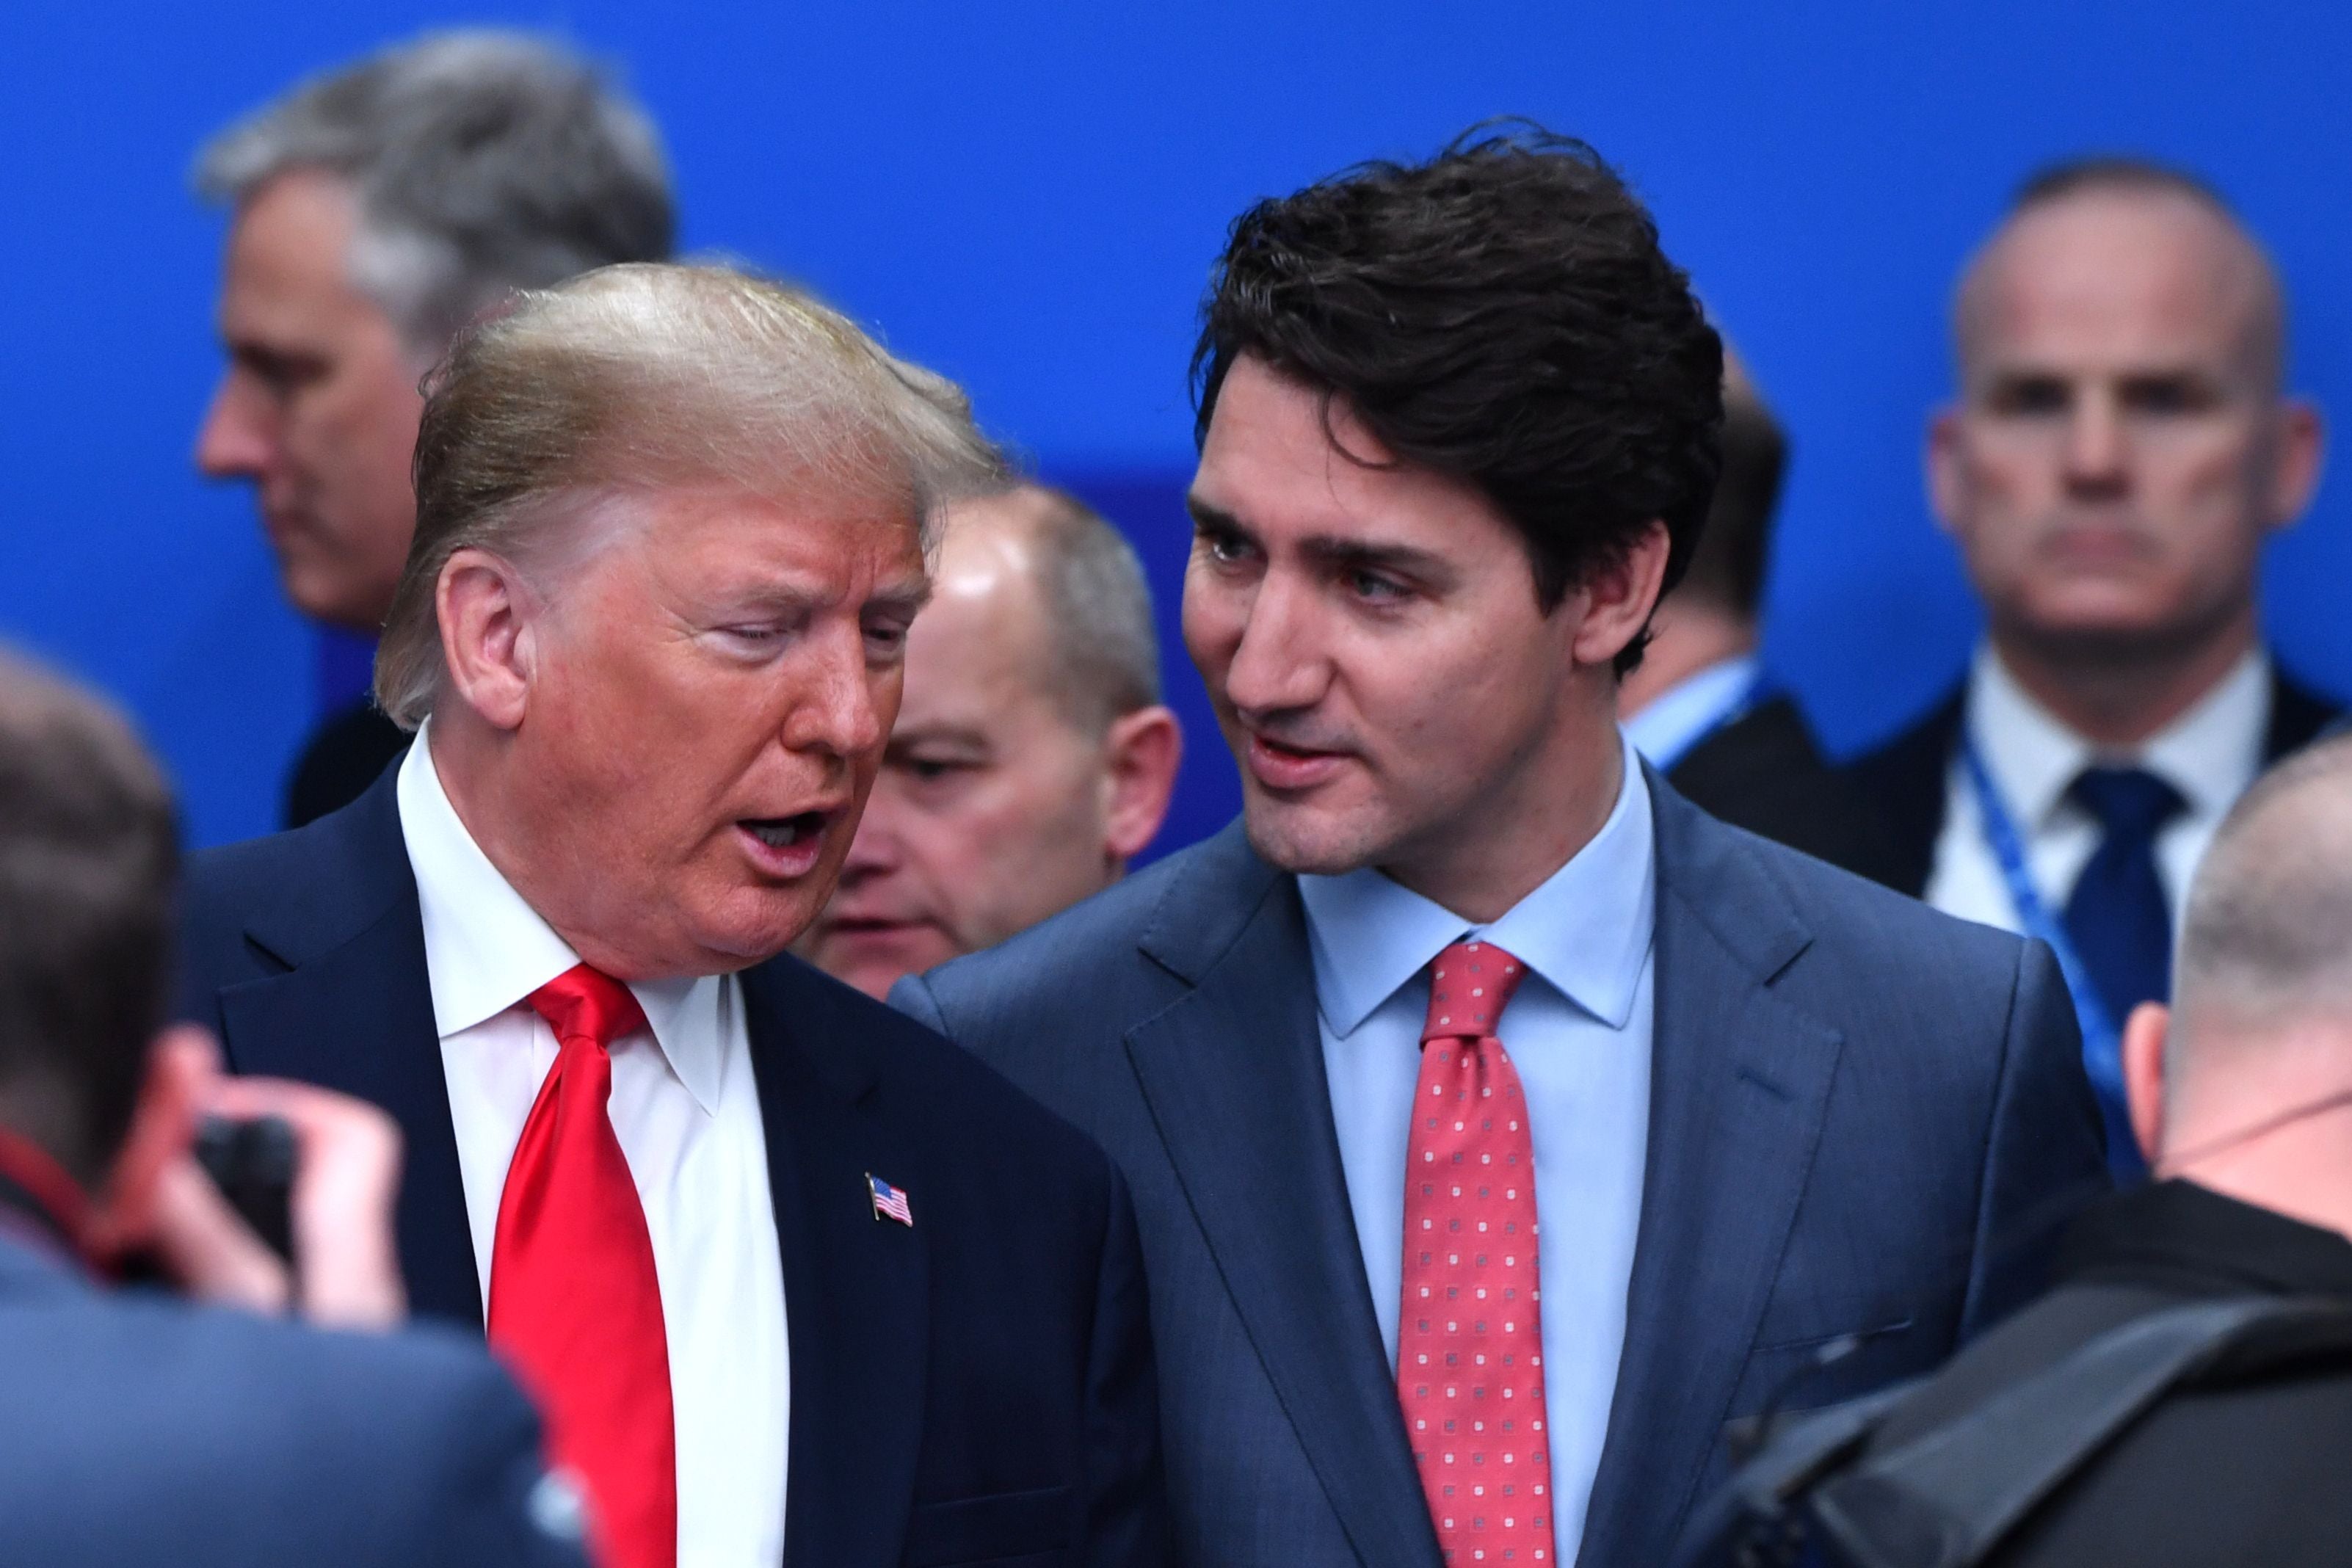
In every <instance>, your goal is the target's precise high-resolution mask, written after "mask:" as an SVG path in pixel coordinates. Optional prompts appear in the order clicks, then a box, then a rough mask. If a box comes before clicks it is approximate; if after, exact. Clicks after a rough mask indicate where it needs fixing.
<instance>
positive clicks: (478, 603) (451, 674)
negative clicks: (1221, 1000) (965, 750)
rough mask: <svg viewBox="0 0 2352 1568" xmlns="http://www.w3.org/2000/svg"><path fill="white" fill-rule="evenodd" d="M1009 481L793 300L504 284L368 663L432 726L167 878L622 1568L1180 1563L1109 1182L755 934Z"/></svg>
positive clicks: (767, 287) (1136, 1287) (1098, 1168)
mask: <svg viewBox="0 0 2352 1568" xmlns="http://www.w3.org/2000/svg"><path fill="white" fill-rule="evenodd" d="M999 473H1000V465H999V461H998V458H997V455H996V454H995V452H994V450H993V449H992V447H990V446H989V445H988V443H987V442H986V440H985V439H984V438H983V437H982V436H981V435H980V434H979V432H978V431H977V430H976V429H975V428H974V427H973V426H972V425H971V418H970V415H969V412H968V408H967V405H966V403H965V400H964V398H963V396H962V395H961V393H960V392H959V391H958V390H957V389H956V388H954V387H953V386H952V385H950V384H948V383H947V382H945V381H943V380H941V379H940V378H939V377H938V376H936V375H933V374H930V373H929V372H927V371H924V370H921V369H919V368H918V367H916V366H913V365H910V364H908V363H903V362H901V361H898V360H896V359H893V358H892V357H891V356H890V355H888V354H887V353H884V352H883V350H882V349H881V348H880V347H878V346H877V344H876V343H875V342H873V341H872V340H871V339H869V338H867V337H866V335H865V334H864V333H862V332H860V331H858V330H857V329H856V327H855V326H854V325H852V324H851V323H850V322H848V321H845V320H844V319H843V318H842V317H840V316H839V315H837V314H835V312H833V311H832V310H827V309H826V308H824V306H822V305H820V304H818V303H816V302H815V301H814V300H811V299H809V298H807V297H806V296H804V295H802V294H800V293H797V292H795V291H793V290H792V289H785V288H782V287H780V286H778V285H775V284H772V283H767V282H763V281H760V280H758V279H751V278H747V277H744V276H742V275H740V274H738V273H735V272H731V271H728V270H724V269H720V268H687V267H677V266H667V265H639V266H625V267H615V268H605V269H603V270H601V271H598V272H594V273H590V274H588V275H586V276H584V277H583V278H580V279H574V280H573V281H572V282H570V283H568V284H565V285H562V286H561V287H559V288H556V289H549V290H546V291H544V292H538V293H530V294H525V295H523V296H521V297H520V300H519V301H518V302H517V303H516V304H515V305H514V306H513V307H512V308H511V309H509V310H508V311H507V312H506V313H504V314H502V315H500V316H498V317H495V318H493V319H491V320H489V321H486V322H485V323H483V324H481V325H479V326H478V327H477V328H475V329H473V330H471V331H469V332H467V334H466V335H464V336H463V337H461V338H460V340H459V342H457V346H456V347H455V348H454V349H453V350H452V353H451V355H450V357H449V359H448V360H447V361H446V363H445V364H444V365H443V366H442V368H441V369H440V371H439V372H438V373H436V377H435V379H434V382H433V384H432V385H431V386H430V388H429V391H428V396H427V398H426V402H425V411H424V416H423V420H422V423H421V426H420V432H419V437H418V442H417V452H416V502H417V506H416V512H417V526H416V538H415V544H414V546H413V548H412V550H411V552H410V555H409V561H408V565H407V568H406V570H405V573H404V576H403V578H402V582H401V585H400V589H399V591H398V593H397V594H396V595H394V601H393V606H392V613H391V616H390V618H389V620H388V621H387V623H386V625H385V628H384V636H383V643H382V645H381V647H380V649H379V652H378V659H377V669H376V692H377V698H378V700H379V701H380V702H381V703H382V705H383V709H384V710H385V711H386V712H387V713H389V714H390V715H391V716H392V717H393V718H394V720H395V721H398V722H400V723H402V724H404V725H409V726H414V727H415V730H416V740H415V743H414V744H413V746H412V747H411V748H410V751H409V752H408V754H407V757H406V758H405V760H404V762H403V763H401V765H400V766H399V767H398V768H397V769H395V770H394V772H393V773H389V774H387V775H386V776H385V777H384V778H383V779H382V780H380V781H379V782H378V783H377V784H375V785H374V786H373V788H372V789H371V790H370V791H369V792H368V793H367V794H366V795H362V797H361V798H360V800H358V801H357V802H356V803H354V804H353V805H351V806H349V807H347V808H345V809H343V810H341V811H340V812H336V813H334V814H332V815H331V816H327V817H325V818H322V819H321V820H320V821H319V822H318V823H315V824H313V825H312V826H310V827H307V828H303V829H299V830H297V831H295V832H292V833H288V834H283V835H280V836H278V837H274V838H267V839H261V840H257V841H256V842H253V843H250V844H246V845H241V846H237V847H232V848H230V849H227V850H225V851H221V852H218V853H216V854H215V855H213V856H210V857H208V858H204V859H202V860H200V861H199V862H198V863H197V865H196V866H195V868H194V873H193V875H192V878H191V887H190V892H189V898H188V907H187V915H186V925H187V950H188V953H187V965H186V968H187V979H186V991H185V994H184V1001H185V1005H186V1006H187V1009H188V1011H189V1012H190V1013H191V1015H192V1016H195V1017H197V1018H199V1019H201V1020H203V1021H205V1022H208V1023H210V1024H212V1025H213V1026H215V1028H217V1029H218V1031H219V1032H220V1034H221V1037H222V1039H223V1042H224V1046H225V1048H226V1054H227V1057H228V1060H229V1062H230V1064H231V1065H232V1067H233V1068H236V1070H238V1071H241V1072H252V1071H269V1072H274V1073H277V1074H278V1075H280V1076H284V1077H289V1078H296V1079H308V1080H310V1081H314V1082H320V1083H325V1084H328V1085H330V1086H332V1087H339V1088H342V1089H346V1090H348V1091H350V1092H352V1093H355V1094H358V1095H360V1096H362V1097H363V1098H366V1099H370V1100H374V1101H376V1102H377V1103H379V1104H381V1105H383V1106H384V1107H385V1108H386V1109H388V1110H392V1111H393V1112H394V1114H395V1115H396V1116H398V1117H399V1119H400V1121H401V1122H402V1125H403V1128H404V1131H405V1132H406V1135H407V1141H408V1148H409V1151H410V1168H409V1173H408V1176H407V1180H406V1184H405V1186H404V1191H403V1193H402V1195H401V1203H400V1215H399V1221H400V1239H401V1251H402V1261H403V1264H404V1268H405V1269H406V1271H407V1276H408V1280H409V1285H410V1289H411V1293H412V1300H413V1302H414V1305H415V1309H416V1310H418V1311H419V1312H421V1313H426V1314H437V1315H440V1316H444V1317H448V1318H455V1319H458V1320H460V1321H466V1322H469V1323H474V1324H479V1325H484V1326H486V1327H487V1330H488V1335H489V1338H490V1341H491V1343H492V1344H493V1345H494V1346H496V1347H498V1348H499V1349H501V1350H502V1351H504V1352H505V1353H506V1354H507V1356H508V1358H509V1360H510V1361H511V1362H512V1363H514V1364H515V1365H516V1366H517V1367H518V1368H519V1369H520V1372H521V1373H522V1375H523V1378H524V1380H525V1382H526V1384H528V1385H530V1387H532V1388H533V1390H534V1391H535V1392H536V1393H537V1394H539V1395H540V1396H541V1399H542V1401H543V1402H544V1403H545V1405H546V1406H547V1409H548V1413H549V1418H550V1426H551V1435H552V1443H553V1449H554V1452H555V1455H556V1457H557V1458H559V1460H561V1461H562V1462H564V1463H566V1464H568V1465H570V1466H571V1467H572V1468H574V1469H576V1470H578V1471H579V1472H580V1473H581V1474H582V1475H583V1478H584V1479H585V1481H586V1482H587V1487H588V1491H589V1494H590V1497H591V1500H592V1501H593V1504H594V1508H595V1518H596V1521H597V1522H598V1526H599V1532H600V1535H601V1539H602V1542H603V1545H604V1550H605V1553H606V1560H607V1561H608V1562H610V1563H615V1564H620V1565H622V1568H637V1565H641V1564H660V1565H662V1568H668V1565H670V1564H673V1563H676V1564H704V1563H708V1564H720V1563H776V1562H779V1561H782V1562H783V1563H786V1564H788V1565H793V1568H803V1565H804V1568H819V1565H821V1568H842V1565H845V1564H874V1565H877V1568H878V1565H880V1564H884V1563H898V1562H901V1561H906V1562H916V1563H961V1562H966V1561H979V1560H982V1559H989V1560H993V1559H997V1558H1013V1557H1023V1556H1025V1555H1028V1554H1033V1553H1034V1554H1035V1556H1036V1560H1037V1561H1040V1562H1044V1561H1054V1562H1066V1563H1122V1564H1123V1563H1151V1562H1157V1561H1158V1560H1159V1554H1160V1544H1159V1543H1160V1533H1161V1526H1160V1514H1159V1509H1160V1503H1159V1479H1158V1478H1159V1469H1158V1463H1159V1461H1158V1454H1157V1442H1158V1436H1157V1414H1156V1404H1155V1395H1154V1391H1153V1384H1152V1376H1151V1371H1150V1351H1149V1348H1148V1343H1147V1333H1146V1329H1145V1325H1144V1318H1143V1310H1142V1282H1141V1279H1140V1274H1139V1258H1138V1252H1137V1245H1136V1241H1135V1237H1134V1232H1133V1225H1132V1219H1131V1216H1130V1214H1129V1205H1128V1199H1127V1196H1126V1194H1125V1192H1124V1190H1123V1189H1122V1187H1121V1186H1120V1184H1119V1182H1118V1177H1117V1175H1116V1174H1115V1173H1114V1172H1113V1171H1112V1169H1111V1168H1110V1166H1109V1164H1108V1162H1107V1161H1106V1160H1105V1158H1104V1157H1103V1155H1102V1154H1101V1153H1100V1152H1098V1151H1097V1150H1096V1149H1095V1148H1094V1147H1093V1146H1092V1145H1090V1144H1088V1143H1087V1142H1085V1141H1084V1140H1083V1139H1081V1138H1079V1137H1078V1136H1077V1135H1076V1134H1075V1133H1074V1132H1072V1131H1070V1130H1069V1129H1068V1128H1067V1127H1066V1126H1064V1125H1063V1124H1061V1123H1059V1122H1057V1121H1054V1120H1053V1119H1052V1118H1050V1117H1048V1116H1046V1115H1045V1114H1044V1113H1043V1112H1042V1111H1040V1110H1038V1109H1037V1108H1036V1107H1035V1106H1034V1105H1032V1104H1031V1103H1030V1102H1028V1101H1027V1100H1024V1099H1023V1098H1021V1097H1020V1096H1019V1095H1018V1094H1017V1093H1015V1092H1013V1090H1012V1089H1009V1088H1008V1087H1007V1086H1006V1085H1004V1084H1003V1081H1002V1080H1001V1079H997V1078H996V1077H995V1076H994V1075H993V1074H992V1073H991V1072H989V1071H988V1070H987V1069H985V1068H982V1067H981V1066H980V1065H979V1064H978V1063H976V1062H974V1061H973V1060H971V1058H967V1057H965V1056H963V1055H961V1053H959V1052H957V1051H955V1050H954V1049H952V1048H951V1047H949V1046H947V1045H946V1044H945V1043H944V1042H942V1041H940V1039H939V1038H938V1037H935V1036H933V1035H931V1034H930V1033H929V1031H927V1030H924V1029H921V1028H919V1027H915V1026H910V1025H908V1023H907V1022H906V1021H904V1020H902V1019H900V1018H898V1016H895V1015H893V1014H891V1013H890V1012H888V1011H887V1009H885V1008H883V1007H881V1006H879V1005H877V1004H875V1003H873V1002H872V1001H870V1000H868V999H867V998H865V997H863V996H860V995H858V994H856V993H855V992H853V991H851V990H849V989H848V988H846V987H845V986H842V985H839V984H835V982H833V981H831V980H828V979H826V978H825V977H824V976H822V975H820V974H818V973H815V972H814V971H813V970H811V969H809V968H808V967H806V966H805V965H803V964H802V963H799V962H798V961H797V960H795V959H793V958H792V957H790V956H780V954H782V951H783V949H784V947H785V945H786V944H787V943H789V942H791V941H792V940H793V938H794V937H796V936H797V935H799V934H800V932H801V931H802V930H803V928H804V927H805V926H807V924H808V923H809V921H811V920H812V919H814V916H815V914H816V912H817V910H819V909H820V908H822V906H823V905H824V900H825V897H826V895H827V894H828V893H829V892H830V891H831V889H832V886H833V882H834V879H835V875H836V874H837V872H838V870H839V868H840V865H841V862H842V858H843V857H844V855H845V853H846V852H847V850H848V847H849V843H850V838H851V836H852V834H853V833H854V832H855V830H856V823H857V816H858V812H859V810H860V808H861V806H862V805H863V804H864V801H865V798H866V793H867V791H868V790H869V788H870V787H871V786H872V784H873V782H874V776H875V772H876V769H877V765H878V764H879V762H880V758H881V753H882V748H883V745H884V742H885V741H886V740H887V736H888V734H889V731H890V724H891V720H892V717H893V715H894V714H895V712H896V710H897V709H898V698H899V683H900V670H901V660H902V657H903V651H904V647H905V642H906V637H907V628H908V625H909V624H910V623H911V622H912V620H913V619H914V616H915V612H916V611H917V609H918V608H919V606H920V605H922V603H923V600H924V597H925V595H926V593H927V592H928V582H927V577H926V570H925V544H926V540H927V536H928V533H929V519H930V518H931V517H932V516H933V515H934V513H935V512H936V510H937V509H938V508H939V507H940V506H941V505H943V504H944V503H946V502H947V501H949V500H953V499H955V498H957V497H959V496H962V495H967V494H971V493H976V492H979V491H982V490H985V489H989V488H991V487H992V486H994V485H996V484H997V483H999V482H1001V481H1000V479H999ZM950 1301H952V1302H953V1303H955V1310H953V1311H951V1312H948V1311H940V1310H934V1307H935V1303H940V1302H950ZM788 1432H789V1443H788V1441H787V1436H788ZM787 1454H789V1456H790V1458H789V1461H788V1460H787Z"/></svg>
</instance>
